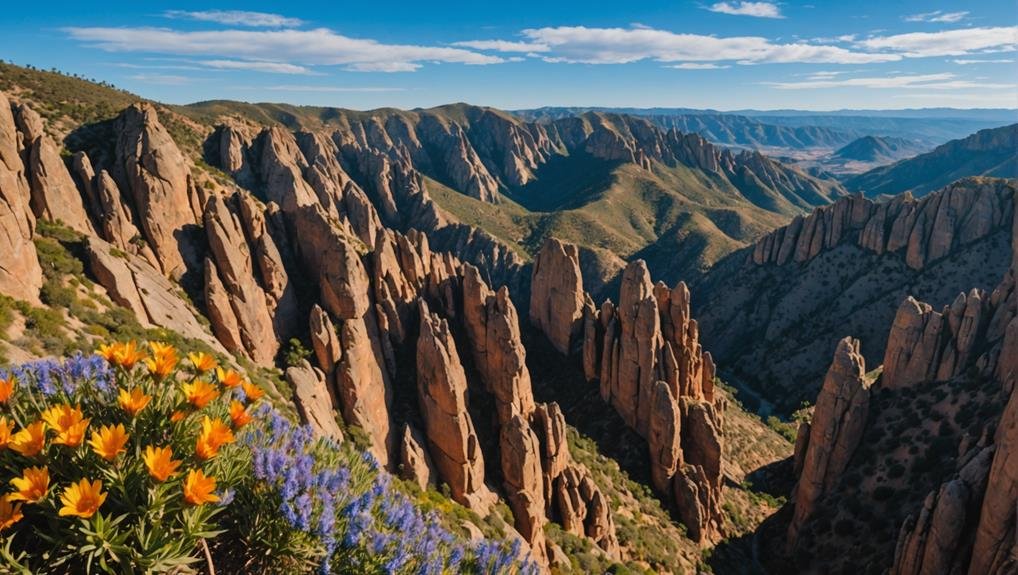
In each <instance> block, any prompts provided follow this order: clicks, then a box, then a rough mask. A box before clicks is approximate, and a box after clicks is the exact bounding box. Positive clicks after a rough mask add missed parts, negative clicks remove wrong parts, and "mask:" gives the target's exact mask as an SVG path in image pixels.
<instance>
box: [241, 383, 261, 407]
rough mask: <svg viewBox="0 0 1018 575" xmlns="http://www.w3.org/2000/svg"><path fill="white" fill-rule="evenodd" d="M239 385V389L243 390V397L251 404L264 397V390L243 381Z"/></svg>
mask: <svg viewBox="0 0 1018 575" xmlns="http://www.w3.org/2000/svg"><path fill="white" fill-rule="evenodd" d="M240 385H241V387H243V388H244V395H246V396H247V400H248V401H251V402H254V401H258V400H259V399H261V398H262V396H263V395H265V390H263V389H262V388H260V387H258V386H257V385H255V384H253V383H249V382H247V381H245V382H243V383H241V384H240Z"/></svg>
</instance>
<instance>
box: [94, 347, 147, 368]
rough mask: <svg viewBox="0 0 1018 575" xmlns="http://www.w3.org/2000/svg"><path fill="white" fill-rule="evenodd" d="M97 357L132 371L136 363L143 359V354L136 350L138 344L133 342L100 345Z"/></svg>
mask: <svg viewBox="0 0 1018 575" xmlns="http://www.w3.org/2000/svg"><path fill="white" fill-rule="evenodd" d="M99 355H101V356H103V357H104V358H105V359H106V361H108V362H110V363H112V364H113V365H119V366H120V367H123V368H124V369H132V368H133V367H134V365H135V364H136V363H138V362H139V361H141V360H143V359H145V352H143V351H141V350H140V349H138V344H137V343H135V342H133V341H129V342H127V343H120V342H118V343H111V344H105V345H100V346H99Z"/></svg>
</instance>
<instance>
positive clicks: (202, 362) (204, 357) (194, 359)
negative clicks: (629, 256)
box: [187, 352, 219, 373]
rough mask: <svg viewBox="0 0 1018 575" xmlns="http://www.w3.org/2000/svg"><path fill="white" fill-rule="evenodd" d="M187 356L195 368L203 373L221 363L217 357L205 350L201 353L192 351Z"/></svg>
mask: <svg viewBox="0 0 1018 575" xmlns="http://www.w3.org/2000/svg"><path fill="white" fill-rule="evenodd" d="M187 358H188V359H190V360H191V365H193V366H194V368H195V369H197V370H198V371H200V372H202V373H205V372H206V371H212V370H213V369H215V368H216V366H217V365H219V363H218V362H217V361H216V358H214V357H212V356H211V355H209V354H207V353H205V352H200V353H195V352H191V353H189V354H187Z"/></svg>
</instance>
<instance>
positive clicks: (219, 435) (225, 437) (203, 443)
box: [194, 415, 234, 460]
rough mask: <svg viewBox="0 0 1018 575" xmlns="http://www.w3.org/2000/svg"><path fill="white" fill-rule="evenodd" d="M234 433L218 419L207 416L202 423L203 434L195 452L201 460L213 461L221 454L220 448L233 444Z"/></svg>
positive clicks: (199, 435) (199, 436) (200, 434)
mask: <svg viewBox="0 0 1018 575" xmlns="http://www.w3.org/2000/svg"><path fill="white" fill-rule="evenodd" d="M233 439H234V438H233V431H231V430H230V428H229V427H228V426H227V425H226V424H225V423H223V422H222V421H220V420H218V419H212V418H210V417H209V416H207V415H206V416H205V418H204V419H202V422H201V433H199V434H198V441H197V442H196V443H195V447H194V452H195V454H196V455H197V456H198V457H199V459H203V460H204V459H212V458H213V457H215V456H216V454H218V453H219V448H220V447H222V446H223V445H225V444H227V443H233Z"/></svg>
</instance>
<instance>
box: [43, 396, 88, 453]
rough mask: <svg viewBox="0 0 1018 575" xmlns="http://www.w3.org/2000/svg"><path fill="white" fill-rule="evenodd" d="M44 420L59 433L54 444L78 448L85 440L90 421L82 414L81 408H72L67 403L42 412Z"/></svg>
mask: <svg viewBox="0 0 1018 575" xmlns="http://www.w3.org/2000/svg"><path fill="white" fill-rule="evenodd" d="M42 419H43V421H45V422H46V425H48V426H49V427H50V428H51V429H54V430H56V432H57V437H56V439H54V440H53V443H56V444H59V445H66V446H68V447H77V446H79V445H81V442H82V441H83V440H84V439H85V429H86V428H87V427H88V422H89V420H88V419H86V418H85V417H84V416H83V414H82V413H81V407H80V406H75V407H71V406H70V405H68V404H66V403H65V404H63V405H55V406H53V407H51V408H49V409H47V410H46V411H44V412H42Z"/></svg>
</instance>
